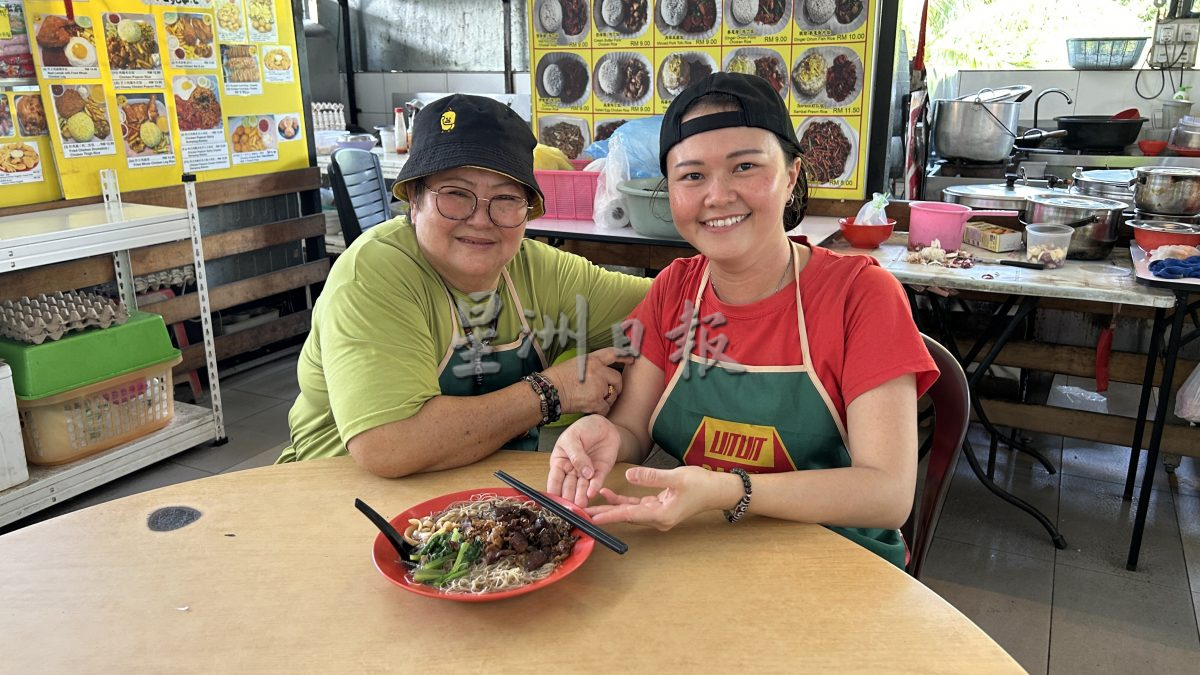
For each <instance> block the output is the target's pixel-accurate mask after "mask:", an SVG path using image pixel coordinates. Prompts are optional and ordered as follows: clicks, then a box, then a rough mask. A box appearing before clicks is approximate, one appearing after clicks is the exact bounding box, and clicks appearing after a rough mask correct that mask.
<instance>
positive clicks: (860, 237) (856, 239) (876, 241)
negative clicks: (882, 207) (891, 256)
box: [838, 218, 896, 248]
mask: <svg viewBox="0 0 1200 675" xmlns="http://www.w3.org/2000/svg"><path fill="white" fill-rule="evenodd" d="M838 226H839V227H841V228H842V236H843V237H845V239H846V241H848V242H850V245H851V246H853V247H854V248H879V245H880V244H882V243H883V242H885V241H887V238H888V237H890V236H892V230H894V229H895V228H896V221H895V220H894V219H892V218H888V222H887V225H858V224H855V223H854V219H853V218H841V219H839V220H838Z"/></svg>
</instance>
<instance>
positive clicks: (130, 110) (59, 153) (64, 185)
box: [0, 0, 309, 203]
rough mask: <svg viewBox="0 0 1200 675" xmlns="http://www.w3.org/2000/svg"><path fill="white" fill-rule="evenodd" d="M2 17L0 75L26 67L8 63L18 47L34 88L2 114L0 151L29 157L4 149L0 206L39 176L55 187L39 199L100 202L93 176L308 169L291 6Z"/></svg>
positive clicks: (8, 102)
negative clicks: (95, 199)
mask: <svg viewBox="0 0 1200 675" xmlns="http://www.w3.org/2000/svg"><path fill="white" fill-rule="evenodd" d="M13 7H15V8H16V9H15V10H14V9H13ZM0 8H3V9H6V10H8V11H7V14H6V16H8V17H9V22H8V24H9V27H10V29H11V30H10V32H11V33H12V37H11V38H4V37H3V35H4V33H0V46H3V47H4V48H5V49H4V51H3V52H2V53H0V68H8V69H10V70H13V69H16V68H18V67H26V66H21V64H22V63H24V62H23V61H22V60H21V59H20V58H19V57H18V58H9V54H10V53H14V54H15V53H16V52H17V51H19V49H18V47H19V46H21V45H24V46H25V47H26V48H27V50H28V51H29V53H30V54H29V56H30V58H29V59H26V61H28V63H27V68H28V69H29V70H30V71H31V73H30V74H32V75H35V76H36V87H37V89H38V91H37V92H30V93H18V94H16V95H14V94H13V93H11V92H10V93H9V94H8V95H7V96H6V97H5V98H4V99H3V103H2V104H0V146H5V147H7V145H8V144H15V143H18V142H19V143H21V144H23V145H26V146H29V147H30V152H29V153H26V151H25V150H24V149H23V148H9V154H10V157H11V158H12V161H11V162H10V163H9V164H11V166H9V165H8V164H6V165H5V169H4V171H2V172H0V173H5V174H6V176H5V177H4V178H0V201H4V202H5V203H7V202H8V199H9V195H12V194H15V193H14V192H13V191H12V188H11V187H10V186H12V185H13V184H14V182H15V181H17V180H22V181H33V180H34V179H33V178H32V176H35V175H38V171H40V175H41V180H42V182H43V183H49V184H55V188H57V189H59V190H60V191H59V193H58V194H55V195H54V196H53V197H45V195H43V197H45V198H57V197H58V196H65V197H67V198H76V197H88V196H94V195H97V194H100V183H99V171H100V170H101V169H115V170H116V171H117V177H118V181H119V184H120V186H121V189H122V190H123V191H128V190H138V189H146V188H155V187H163V186H169V185H177V184H178V183H179V177H180V174H181V173H183V172H188V173H194V174H196V175H197V178H198V179H199V180H201V181H205V180H218V179H224V178H235V177H239V176H250V175H255V174H260V173H267V172H277V171H286V170H290V169H299V168H304V167H307V166H308V162H309V160H308V149H307V145H306V143H305V142H304V139H305V132H304V129H303V116H302V115H301V114H300V113H299V112H296V111H299V110H301V107H302V104H303V102H302V99H301V91H300V78H299V77H298V75H297V72H296V56H295V55H296V35H295V25H296V24H295V21H294V18H293V15H292V5H291V2H290V1H289V0H150V1H147V0H86V1H84V0H75V2H73V3H72V4H71V6H70V9H69V10H68V7H67V5H66V4H65V3H64V2H63V1H62V0H53V1H51V0H25V2H23V3H15V4H14V2H13V0H0ZM14 17H15V19H16V20H14ZM18 38H20V39H18ZM10 47H11V49H10ZM43 102H44V105H43ZM10 127H11V133H9V134H8V135H6V134H5V133H4V132H6V131H9V130H10ZM19 132H29V133H19ZM31 138H33V139H42V141H43V142H44V147H38V143H37V142H31ZM297 141H300V142H297ZM35 155H36V156H37V158H38V159H37V161H36V162H35V161H34V160H33V159H32V158H33V156H35ZM31 165H32V166H31ZM39 167H40V168H39ZM16 176H19V177H20V178H19V179H18V178H16ZM22 198H23V199H26V198H25V197H22Z"/></svg>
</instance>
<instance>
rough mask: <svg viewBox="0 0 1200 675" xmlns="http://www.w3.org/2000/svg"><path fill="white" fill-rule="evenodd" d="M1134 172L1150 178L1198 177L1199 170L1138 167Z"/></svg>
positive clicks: (1170, 167) (1187, 167) (1172, 167)
mask: <svg viewBox="0 0 1200 675" xmlns="http://www.w3.org/2000/svg"><path fill="white" fill-rule="evenodd" d="M1134 171H1135V172H1137V173H1138V174H1139V175H1141V174H1147V175H1152V176H1200V169H1193V168H1192V167H1190V166H1139V167H1137V168H1136V169H1134Z"/></svg>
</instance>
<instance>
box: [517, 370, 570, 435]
mask: <svg viewBox="0 0 1200 675" xmlns="http://www.w3.org/2000/svg"><path fill="white" fill-rule="evenodd" d="M521 379H522V380H525V381H526V382H528V383H529V386H530V387H531V388H532V389H533V393H535V394H537V397H538V402H539V403H540V405H541V413H542V421H541V422H538V426H539V427H542V426H545V425H547V424H550V423H551V422H554V421H556V420H558V418H559V417H561V416H562V403H561V402H560V401H559V399H558V389H557V388H556V387H555V386H554V383H553V382H551V381H550V378H548V377H546V376H545V375H543V374H541V373H530V374H528V375H526V376H525V377H522V378H521Z"/></svg>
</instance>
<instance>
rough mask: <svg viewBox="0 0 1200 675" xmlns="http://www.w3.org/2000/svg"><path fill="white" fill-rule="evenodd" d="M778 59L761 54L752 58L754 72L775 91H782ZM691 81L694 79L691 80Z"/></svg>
mask: <svg viewBox="0 0 1200 675" xmlns="http://www.w3.org/2000/svg"><path fill="white" fill-rule="evenodd" d="M782 65H783V64H781V63H780V62H779V59H777V58H775V57H774V56H761V57H759V58H757V59H754V74H755V75H758V76H759V77H761V78H762V79H764V80H766V81H767V82H770V83H771V86H772V87H774V88H775V93H779V92H781V91H783V74H782V73H781V72H780V71H781V70H783V68H782ZM692 81H693V82H694V81H695V80H692Z"/></svg>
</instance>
